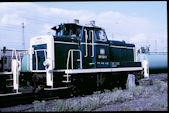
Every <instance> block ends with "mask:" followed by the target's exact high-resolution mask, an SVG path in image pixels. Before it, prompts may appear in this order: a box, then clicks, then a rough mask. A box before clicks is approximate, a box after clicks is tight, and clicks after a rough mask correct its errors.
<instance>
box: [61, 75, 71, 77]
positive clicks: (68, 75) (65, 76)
mask: <svg viewBox="0 0 169 113" xmlns="http://www.w3.org/2000/svg"><path fill="white" fill-rule="evenodd" d="M63 77H71V75H63Z"/></svg>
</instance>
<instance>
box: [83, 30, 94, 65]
mask: <svg viewBox="0 0 169 113" xmlns="http://www.w3.org/2000/svg"><path fill="white" fill-rule="evenodd" d="M94 41H95V38H94V30H92V29H89V28H84V32H83V42H82V43H81V46H82V48H83V50H82V51H83V68H96V62H95V61H96V57H95V45H94Z"/></svg>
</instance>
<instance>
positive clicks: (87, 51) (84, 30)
mask: <svg viewBox="0 0 169 113" xmlns="http://www.w3.org/2000/svg"><path fill="white" fill-rule="evenodd" d="M84 31H85V44H86V55H85V56H84V57H87V56H88V49H87V30H86V29H84Z"/></svg>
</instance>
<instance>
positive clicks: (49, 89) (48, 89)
mask: <svg viewBox="0 0 169 113" xmlns="http://www.w3.org/2000/svg"><path fill="white" fill-rule="evenodd" d="M60 89H68V87H58V88H44V90H47V91H51V90H60Z"/></svg>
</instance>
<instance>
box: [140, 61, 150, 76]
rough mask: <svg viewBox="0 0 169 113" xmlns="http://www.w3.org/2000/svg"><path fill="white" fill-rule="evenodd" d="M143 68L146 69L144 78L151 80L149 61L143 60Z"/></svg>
mask: <svg viewBox="0 0 169 113" xmlns="http://www.w3.org/2000/svg"><path fill="white" fill-rule="evenodd" d="M142 67H143V69H144V78H147V79H148V78H149V66H148V61H147V60H143V61H142Z"/></svg>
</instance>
